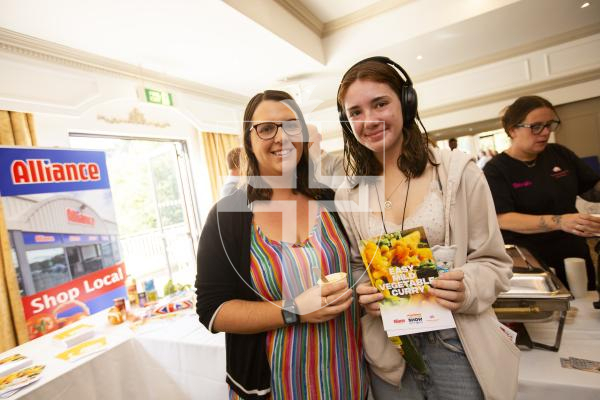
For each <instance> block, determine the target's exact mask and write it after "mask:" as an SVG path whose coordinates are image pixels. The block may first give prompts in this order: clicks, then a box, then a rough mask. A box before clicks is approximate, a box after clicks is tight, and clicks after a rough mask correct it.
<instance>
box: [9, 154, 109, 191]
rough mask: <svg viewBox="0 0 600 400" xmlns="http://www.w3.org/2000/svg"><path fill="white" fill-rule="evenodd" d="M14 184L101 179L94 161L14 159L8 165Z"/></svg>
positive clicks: (94, 180)
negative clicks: (55, 161)
mask: <svg viewBox="0 0 600 400" xmlns="http://www.w3.org/2000/svg"><path fill="white" fill-rule="evenodd" d="M10 174H11V178H12V182H13V184H15V185H25V184H34V183H62V182H96V181H99V180H101V178H102V177H101V174H100V166H99V165H98V163H95V162H81V163H72V162H71V163H53V162H50V160H44V159H27V160H15V161H13V162H12V164H11V165H10Z"/></svg>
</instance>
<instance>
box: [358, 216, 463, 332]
mask: <svg viewBox="0 0 600 400" xmlns="http://www.w3.org/2000/svg"><path fill="white" fill-rule="evenodd" d="M359 248H360V253H361V256H362V259H363V262H364V263H365V266H366V268H367V272H368V274H369V278H370V279H371V283H372V284H373V286H375V287H376V288H377V289H379V291H380V292H381V293H383V295H384V299H383V301H382V302H381V307H380V308H381V318H382V320H383V327H384V329H385V330H386V331H387V334H388V336H389V337H394V336H401V335H408V334H412V333H419V332H428V331H436V330H440V329H448V328H454V327H455V326H456V325H455V323H454V318H453V317H452V312H451V311H450V310H448V309H446V308H444V307H442V306H441V305H439V304H438V303H437V302H436V300H435V297H434V296H433V295H432V294H431V293H430V292H429V289H430V287H431V286H430V283H431V281H433V280H434V279H435V278H437V276H438V267H437V265H436V262H435V260H434V258H433V254H432V252H431V248H430V247H429V244H428V243H427V237H426V236H425V230H424V229H423V227H418V228H414V229H409V230H405V231H402V232H393V233H389V234H385V235H381V236H377V237H374V238H371V239H368V240H361V241H360V243H359Z"/></svg>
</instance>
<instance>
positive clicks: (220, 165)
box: [202, 132, 241, 202]
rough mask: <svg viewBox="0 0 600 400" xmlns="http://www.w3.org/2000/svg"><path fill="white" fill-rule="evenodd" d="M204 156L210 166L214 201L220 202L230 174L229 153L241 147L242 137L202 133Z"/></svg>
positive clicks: (209, 171)
mask: <svg viewBox="0 0 600 400" xmlns="http://www.w3.org/2000/svg"><path fill="white" fill-rule="evenodd" d="M202 142H203V144H204V154H205V156H206V163H207V164H208V176H209V177H210V184H211V189H212V197H213V201H214V202H216V201H217V200H219V193H220V191H221V186H223V183H224V182H225V178H226V177H227V175H228V174H229V169H228V168H227V153H228V152H229V150H231V149H233V148H234V147H236V146H240V145H241V143H240V136H238V135H228V134H224V133H214V132H202Z"/></svg>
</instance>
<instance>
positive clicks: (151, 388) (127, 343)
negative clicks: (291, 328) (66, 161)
mask: <svg viewBox="0 0 600 400" xmlns="http://www.w3.org/2000/svg"><path fill="white" fill-rule="evenodd" d="M595 299H597V294H595V293H592V292H589V293H588V295H587V297H586V298H585V299H577V300H574V301H573V302H572V303H571V307H572V308H573V309H574V308H576V309H577V313H576V314H574V313H573V312H570V314H569V316H568V317H567V320H566V323H565V329H564V334H563V339H562V344H561V346H560V350H559V352H557V353H556V352H551V351H547V350H539V349H533V350H530V351H522V352H521V365H520V371H519V392H518V396H517V398H518V399H520V400H529V399H544V400H555V399H556V400H559V399H560V400H564V399H573V400H575V399H577V400H586V399H594V400H596V399H600V375H598V374H596V373H592V372H585V371H578V370H570V369H565V368H562V367H561V366H560V357H569V356H573V357H580V358H587V359H591V360H600V310H594V309H593V308H592V304H591V303H592V300H595ZM84 322H88V323H92V324H94V325H96V326H97V327H98V334H99V335H100V334H105V335H106V336H107V337H108V338H109V348H108V349H107V350H106V351H104V352H103V353H100V354H96V355H91V356H89V357H88V358H86V359H83V360H80V361H78V362H75V363H67V362H64V361H61V360H58V359H55V358H53V356H54V354H56V353H57V352H58V351H59V350H60V347H57V345H54V344H53V343H52V341H51V338H50V336H46V337H42V338H39V339H37V340H34V341H32V342H29V343H26V344H24V345H22V346H19V347H17V348H15V349H12V350H10V351H9V352H6V353H4V354H2V355H0V358H1V357H4V356H6V355H8V354H13V353H22V354H25V355H27V356H29V357H31V358H32V359H33V360H34V362H35V363H43V364H46V370H45V371H44V373H43V374H42V378H41V379H40V381H39V382H37V383H35V384H33V385H31V386H30V387H28V388H26V389H23V390H22V391H21V392H19V393H17V394H16V395H15V396H12V397H11V398H10V399H11V400H12V399H18V398H23V399H33V400H37V399H40V400H42V399H43V400H48V399H49V400H59V399H60V400H63V399H64V400H70V399H73V400H75V399H77V400H79V399H90V400H91V399H94V400H102V399H107V400H108V399H111V400H112V399H143V400H148V399H169V400H170V399H175V400H178V399H202V400H211V399H226V398H227V394H228V388H227V384H226V383H225V336H224V334H216V335H214V334H211V333H210V332H208V331H207V330H206V329H205V328H204V327H203V326H202V325H201V324H200V323H199V322H198V318H197V316H196V315H195V313H193V312H186V313H183V314H182V315H181V316H180V317H179V318H176V319H174V320H172V321H164V322H158V323H151V324H148V325H145V326H143V327H142V328H140V329H139V330H137V331H135V332H134V331H132V330H131V329H129V328H128V327H127V326H125V325H118V326H111V325H108V324H107V323H106V316H105V314H104V313H99V314H96V315H92V316H90V317H88V319H86V320H84ZM556 326H557V321H550V322H544V323H529V324H527V330H528V331H529V333H530V335H531V336H532V338H533V339H534V340H537V341H542V342H552V340H553V338H554V335H555V334H556Z"/></svg>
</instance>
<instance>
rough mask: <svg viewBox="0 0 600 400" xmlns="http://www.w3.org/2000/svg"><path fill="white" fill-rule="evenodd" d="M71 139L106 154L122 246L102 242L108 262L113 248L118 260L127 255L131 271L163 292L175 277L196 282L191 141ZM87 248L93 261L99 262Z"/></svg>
mask: <svg viewBox="0 0 600 400" xmlns="http://www.w3.org/2000/svg"><path fill="white" fill-rule="evenodd" d="M70 141H71V146H72V147H74V148H82V149H95V150H103V151H105V152H106V159H107V166H108V174H109V178H110V183H111V191H112V197H113V201H114V204H115V214H116V219H117V224H118V226H119V242H120V245H121V247H120V248H119V244H118V242H117V241H116V238H113V237H111V245H110V246H108V244H106V243H102V244H101V245H100V248H99V249H98V257H101V260H102V262H103V265H104V266H105V267H106V266H107V263H108V262H109V259H110V257H111V250H112V259H113V260H120V259H121V255H122V256H123V258H122V259H123V260H124V262H125V266H126V269H127V273H128V274H131V275H132V276H133V277H134V278H136V279H137V280H138V281H144V280H146V279H149V278H152V279H154V281H155V282H156V288H157V289H158V291H159V292H160V291H161V289H162V288H163V287H164V284H165V283H166V282H167V281H168V280H169V279H173V281H174V282H177V283H193V282H194V278H195V275H196V251H195V246H196V244H197V242H198V235H199V226H200V223H199V218H198V214H197V207H196V203H195V198H194V191H193V181H192V179H191V173H190V167H189V159H188V156H187V147H186V143H185V142H183V141H177V140H166V139H145V138H123V137H115V136H101V135H87V134H80V133H77V134H75V133H72V134H71V137H70ZM113 239H115V241H112V240H113ZM85 251H86V252H88V251H89V252H90V253H86V255H89V256H90V257H89V262H90V263H93V260H97V258H94V257H92V253H91V249H89V250H85ZM121 251H122V253H121ZM85 259H86V257H85V256H82V260H85ZM82 262H84V261H82ZM111 265H112V264H111Z"/></svg>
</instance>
